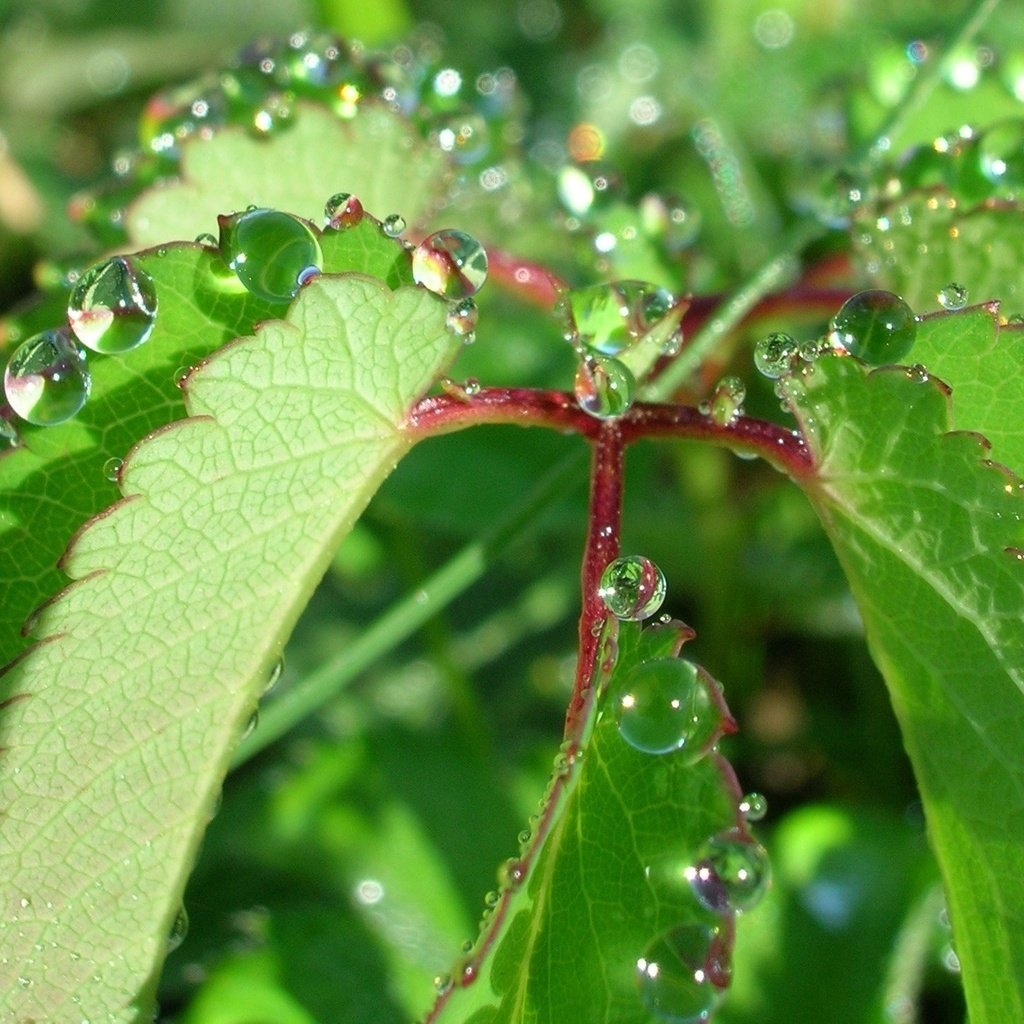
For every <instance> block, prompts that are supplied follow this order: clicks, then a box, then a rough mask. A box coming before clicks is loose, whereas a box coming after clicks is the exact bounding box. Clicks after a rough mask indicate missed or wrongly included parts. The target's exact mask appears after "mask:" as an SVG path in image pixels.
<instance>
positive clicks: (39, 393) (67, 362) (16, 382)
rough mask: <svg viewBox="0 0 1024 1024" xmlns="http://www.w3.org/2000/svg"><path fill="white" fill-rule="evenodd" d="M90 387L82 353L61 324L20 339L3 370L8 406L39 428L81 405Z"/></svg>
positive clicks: (68, 415) (67, 415) (68, 416)
mask: <svg viewBox="0 0 1024 1024" xmlns="http://www.w3.org/2000/svg"><path fill="white" fill-rule="evenodd" d="M91 386H92V378H91V376H90V375H89V370H88V367H87V366H86V364H85V356H84V355H83V354H82V352H81V351H80V350H79V348H78V346H77V345H76V344H75V342H74V340H73V339H72V337H71V332H70V331H69V330H68V329H67V328H63V327H62V328H58V329H56V330H50V331H43V332H42V333H40V334H36V335H34V336H33V337H31V338H29V339H28V340H27V341H24V342H22V343H21V345H19V346H18V348H17V349H15V351H14V355H13V356H11V361H10V362H9V363H8V364H7V369H6V370H5V371H4V393H5V394H6V395H7V401H8V403H9V404H10V406H11V408H12V409H13V410H14V411H15V412H16V413H17V414H18V415H19V416H20V417H21V418H22V419H23V420H27V421H28V422H29V423H35V424H36V425H37V426H40V427H52V426H55V425H56V424H58V423H63V422H64V421H65V420H69V419H71V417H72V416H74V415H75V413H77V412H78V411H79V410H80V409H81V408H82V406H83V405H85V400H86V399H87V398H88V397H89V389H90V387H91Z"/></svg>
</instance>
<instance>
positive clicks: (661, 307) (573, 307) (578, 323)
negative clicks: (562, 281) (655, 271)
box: [555, 281, 675, 356]
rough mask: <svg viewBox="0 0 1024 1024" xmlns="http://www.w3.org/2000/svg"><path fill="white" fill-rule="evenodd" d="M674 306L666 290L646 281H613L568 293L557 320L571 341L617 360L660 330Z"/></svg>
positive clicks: (673, 300) (672, 299) (559, 309)
mask: <svg viewBox="0 0 1024 1024" xmlns="http://www.w3.org/2000/svg"><path fill="white" fill-rule="evenodd" d="M674 304H675V299H674V298H673V296H672V294H671V293H670V292H668V291H666V290H665V289H664V288H658V287H656V286H655V285H652V284H647V283H646V282H644V281H611V282H609V283H607V284H598V285H593V286H592V287H590V288H577V289H574V290H573V291H570V292H567V293H566V294H565V295H564V296H563V297H562V298H561V299H560V300H559V302H558V304H557V305H556V307H555V316H556V317H558V318H559V319H560V320H561V321H562V326H563V333H564V335H565V337H566V339H567V340H570V341H572V342H573V343H574V344H578V345H581V346H582V347H583V348H584V349H586V350H587V351H589V352H593V353H596V354H597V355H603V356H617V355H619V354H620V353H622V352H624V351H625V350H626V349H627V348H629V347H630V345H632V344H633V343H634V342H635V341H636V340H637V339H638V338H641V337H643V335H645V334H646V333H647V332H648V331H650V330H652V329H653V328H654V327H656V326H657V325H658V323H659V322H660V321H662V320H663V319H664V318H665V317H666V316H667V315H668V314H669V312H670V310H671V309H672V307H673V306H674ZM666 340H667V339H666Z"/></svg>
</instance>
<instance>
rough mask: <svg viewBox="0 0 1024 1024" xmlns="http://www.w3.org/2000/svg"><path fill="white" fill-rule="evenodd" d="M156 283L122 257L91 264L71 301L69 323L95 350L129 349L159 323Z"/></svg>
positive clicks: (69, 303)
mask: <svg viewBox="0 0 1024 1024" xmlns="http://www.w3.org/2000/svg"><path fill="white" fill-rule="evenodd" d="M156 309H157V301H156V286H155V285H154V284H153V279H152V278H151V277H150V276H149V274H147V273H146V271H144V270H143V269H142V268H141V267H138V266H136V265H134V264H133V263H132V262H131V261H130V260H127V259H125V257H123V256H115V257H113V259H109V260H107V261H106V262H105V263H100V264H98V265H97V266H95V267H91V268H90V269H89V270H87V271H86V272H85V273H84V274H82V276H81V277H80V278H79V279H78V283H77V284H76V285H75V287H74V290H73V291H72V292H71V297H70V299H69V300H68V323H70V325H71V330H72V331H73V332H74V334H75V336H76V337H77V338H78V340H79V341H80V342H81V343H82V344H83V345H85V347H86V348H90V349H92V350H93V352H104V353H119V352H129V351H131V350H132V349H133V348H136V347H137V346H139V345H141V344H142V343H143V342H144V341H145V340H146V339H147V338H148V337H149V336H150V334H151V333H152V331H153V325H154V324H155V323H156Z"/></svg>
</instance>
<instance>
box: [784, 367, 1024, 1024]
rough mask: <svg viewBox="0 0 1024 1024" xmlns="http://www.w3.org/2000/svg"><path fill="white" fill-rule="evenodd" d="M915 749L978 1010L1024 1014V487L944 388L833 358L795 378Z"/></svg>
mask: <svg viewBox="0 0 1024 1024" xmlns="http://www.w3.org/2000/svg"><path fill="white" fill-rule="evenodd" d="M786 386H787V392H788V394H789V395H790V397H791V399H792V401H793V403H794V407H795V411H796V413H797V417H798V419H799V420H800V421H801V423H802V425H803V427H804V430H805V432H806V433H807V435H808V438H809V442H810V445H811V449H812V452H813V453H814V456H815V460H816V462H817V464H818V471H817V473H816V474H815V475H814V476H813V477H811V478H809V479H808V480H806V481H805V482H804V486H805V487H806V489H807V492H808V495H809V497H810V498H811V500H812V501H813V502H814V504H815V506H816V508H817V510H818V512H819V515H820V516H821V518H822V521H823V522H824V524H825V528H826V530H827V531H828V534H829V536H830V538H831V540H832V542H833V544H834V546H835V548H836V551H837V552H838V554H839V558H840V560H841V562H842V564H843V567H844V569H845V571H846V575H847V577H848V579H849V581H850V584H851V587H852V588H853V591H854V594H855V596H856V598H857V601H858V604H859V606H860V609H861V613H862V615H863V617H864V622H865V627H866V630H867V635H868V641H869V643H870V646H871V650H872V653H873V655H874V658H875V660H876V662H877V663H878V665H879V667H880V668H881V669H882V672H883V674H884V675H885V678H886V682H887V683H888V685H889V689H890V692H891V695H892V699H893V703H894V706H895V709H896V712H897V715H898V717H899V719H900V724H901V727H902V730H903V736H904V741H905V743H906V746H907V750H908V752H909V753H910V756H911V759H912V761H913V763H914V769H915V774H916V776H917V779H918V783H919V785H920V788H921V793H922V797H923V799H924V803H925V808H926V812H927V818H928V826H929V830H930V834H931V837H932V840H933V844H934V847H935V851H936V854H937V856H938V859H939V863H940V866H941V869H942V872H943V875H944V879H945V884H946V891H947V898H948V901H949V907H950V913H951V917H952V921H953V928H954V935H955V941H956V948H957V953H958V955H959V957H960V960H961V963H962V964H963V968H964V983H965V988H966V992H967V997H968V1004H969V1008H970V1011H971V1020H972V1022H973V1024H997V1022H1005V1021H1008V1020H1022V1019H1024V940H1022V936H1024V878H1022V875H1021V872H1020V863H1021V861H1020V857H1021V853H1020V851H1021V849H1022V848H1024V759H1022V757H1021V750H1022V743H1021V737H1022V736H1024V564H1022V563H1021V562H1019V561H1017V560H1016V559H1015V558H1013V557H1011V556H1010V555H1008V554H1007V553H1006V552H1005V550H1004V549H1005V548H1007V547H1013V546H1020V545H1021V543H1022V536H1024V531H1022V529H1021V518H1022V515H1024V504H1022V501H1024V499H1022V497H1021V493H1020V490H1019V488H1018V486H1017V483H1016V481H1014V480H1012V479H1011V478H1010V477H1008V476H1007V475H1006V474H1004V473H1003V472H1001V471H1000V470H999V469H998V468H996V467H993V466H991V465H987V464H986V463H985V462H984V460H985V457H986V454H987V452H986V449H985V446H984V443H983V442H982V441H981V440H980V439H979V438H978V437H977V436H976V435H973V434H964V433H947V431H948V429H949V427H950V426H951V422H950V410H949V405H948V401H947V396H946V394H945V393H944V391H943V389H942V388H941V386H940V385H938V384H937V383H936V382H935V381H934V380H929V381H925V382H923V383H918V382H915V381H914V380H912V379H911V378H910V377H908V375H907V374H906V373H905V372H904V371H903V370H902V369H899V368H889V369H885V370H878V371H875V372H874V373H871V374H868V373H866V371H865V370H864V368H863V366H861V365H860V364H859V363H857V362H856V361H854V360H851V359H824V360H820V361H819V362H818V363H817V364H816V365H815V369H814V371H813V372H812V373H811V374H810V375H809V376H807V377H793V378H791V379H790V380H789V381H788V382H787V385H786Z"/></svg>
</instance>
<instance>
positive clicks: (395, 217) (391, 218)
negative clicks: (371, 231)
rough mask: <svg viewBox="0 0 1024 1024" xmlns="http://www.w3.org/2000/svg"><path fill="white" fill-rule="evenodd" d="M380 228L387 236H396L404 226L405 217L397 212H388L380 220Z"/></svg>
mask: <svg viewBox="0 0 1024 1024" xmlns="http://www.w3.org/2000/svg"><path fill="white" fill-rule="evenodd" d="M380 228H381V231H383V232H384V234H385V235H387V236H388V238H397V237H398V236H399V235H400V234H401V233H402V232H403V231H404V230H405V228H406V224H405V218H404V217H403V216H402V215H401V214H399V213H389V214H388V215H387V216H386V217H385V218H384V219H383V220H382V221H381V222H380Z"/></svg>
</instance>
